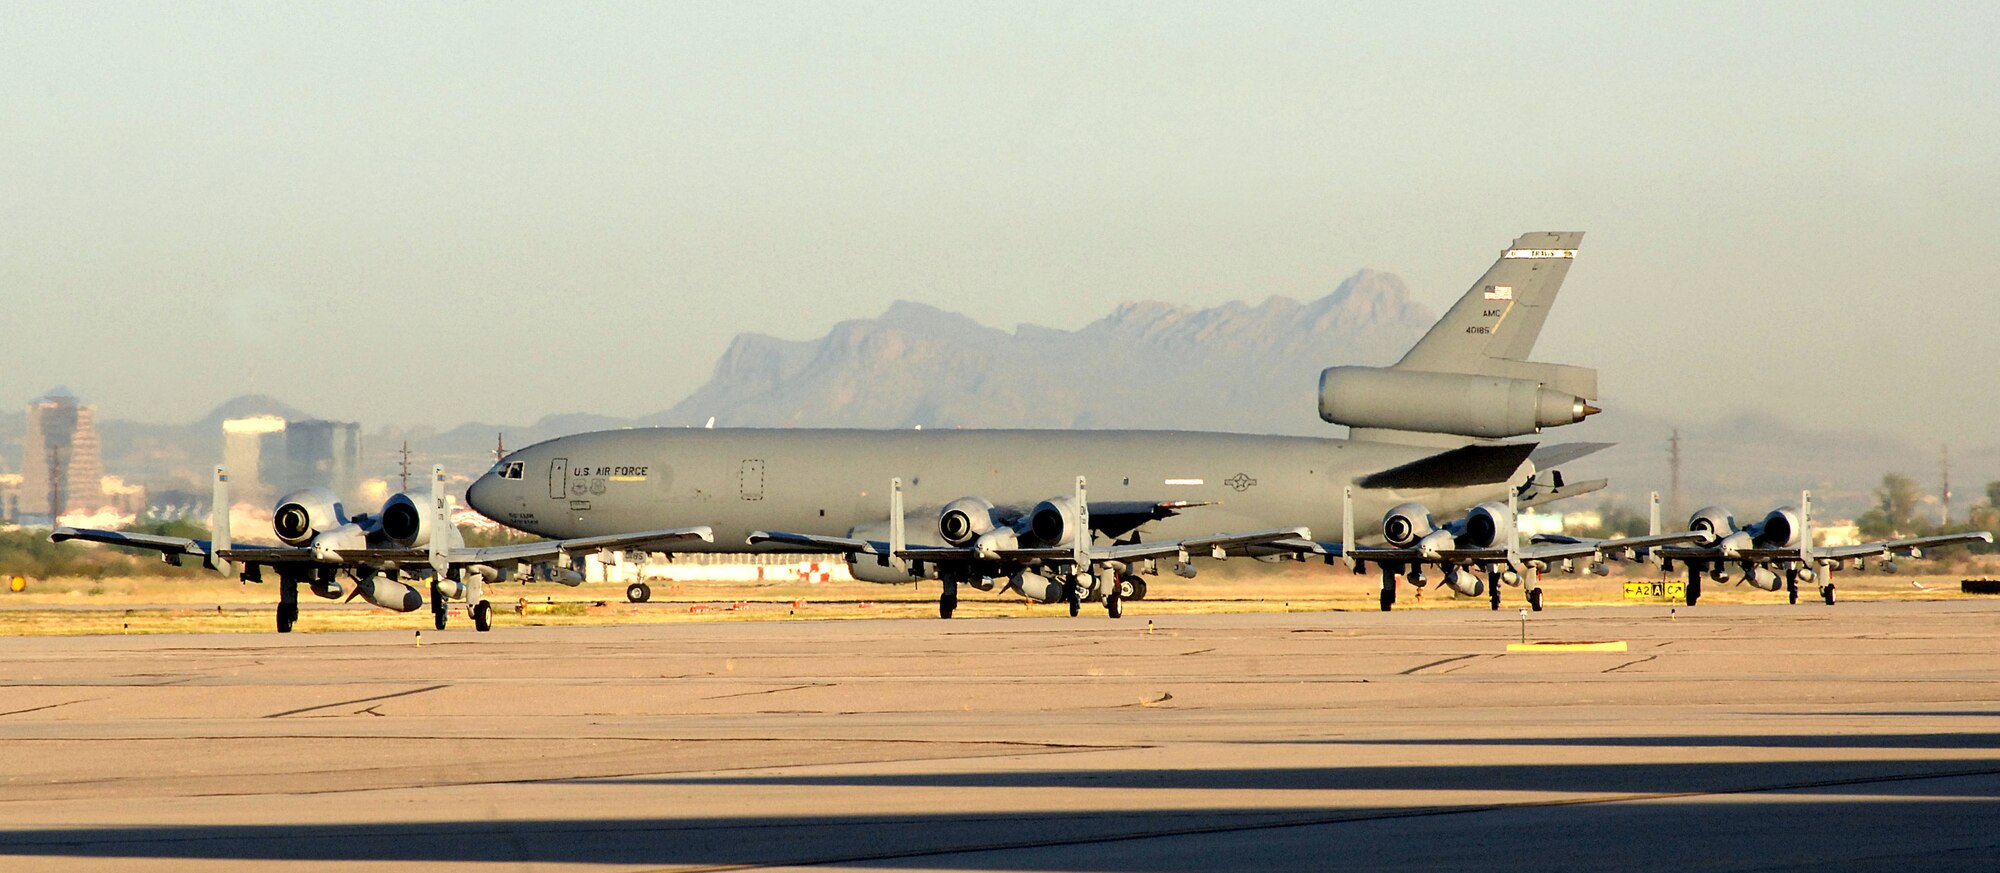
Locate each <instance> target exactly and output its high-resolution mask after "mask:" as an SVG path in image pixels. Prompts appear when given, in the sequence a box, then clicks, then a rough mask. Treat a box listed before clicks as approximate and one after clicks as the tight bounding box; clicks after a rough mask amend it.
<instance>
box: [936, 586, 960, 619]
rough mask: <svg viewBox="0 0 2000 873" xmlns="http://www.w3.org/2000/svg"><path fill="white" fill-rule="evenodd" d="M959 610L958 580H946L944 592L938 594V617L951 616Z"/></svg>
mask: <svg viewBox="0 0 2000 873" xmlns="http://www.w3.org/2000/svg"><path fill="white" fill-rule="evenodd" d="M957 610H958V580H957V579H946V580H944V593H942V594H940V595H938V618H950V617H951V614H952V613H953V612H955V611H957Z"/></svg>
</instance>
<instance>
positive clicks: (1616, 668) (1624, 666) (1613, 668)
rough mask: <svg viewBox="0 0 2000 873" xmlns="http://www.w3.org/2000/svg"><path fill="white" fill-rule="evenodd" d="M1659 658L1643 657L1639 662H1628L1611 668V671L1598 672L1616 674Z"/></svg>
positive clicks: (1653, 656)
mask: <svg viewBox="0 0 2000 873" xmlns="http://www.w3.org/2000/svg"><path fill="white" fill-rule="evenodd" d="M1658 657H1659V655H1647V656H1646V657H1643V658H1640V659H1639V660H1637V661H1626V662H1625V663H1623V664H1619V665H1618V666H1616V667H1612V668H1609V669H1606V670H1600V671H1598V672H1600V673H1616V672H1618V671H1620V670H1623V669H1625V668H1626V667H1631V666H1635V665H1638V664H1644V663H1646V662H1647V661H1651V660H1653V659H1654V658H1658Z"/></svg>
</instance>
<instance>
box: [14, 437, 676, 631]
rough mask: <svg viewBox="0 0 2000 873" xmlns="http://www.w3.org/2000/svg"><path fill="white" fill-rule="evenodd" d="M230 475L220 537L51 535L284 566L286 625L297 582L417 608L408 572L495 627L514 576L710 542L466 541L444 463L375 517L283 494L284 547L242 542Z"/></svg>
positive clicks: (294, 610) (305, 494) (618, 538)
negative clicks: (496, 611) (607, 554)
mask: <svg viewBox="0 0 2000 873" xmlns="http://www.w3.org/2000/svg"><path fill="white" fill-rule="evenodd" d="M229 506H230V502H229V475H228V474H227V473H225V472H224V471H223V469H222V468H221V467H217V468H215V498H214V509H213V510H212V514H211V516H210V520H209V525H210V530H211V532H212V536H213V539H207V540H197V539H189V538H187V537H168V536H155V535H151V534H134V533H126V532H124V531H116V530H95V529H90V528H74V527H58V528H56V529H55V530H54V531H52V532H50V534H49V539H50V540H51V541H53V542H58V543H60V542H64V541H68V540H78V541H83V542H94V543H104V544H107V545H113V546H123V547H126V548H135V549H149V550H152V551H156V552H159V553H160V554H161V558H162V559H163V560H165V561H166V562H167V563H169V564H173V565H175V566H180V565H181V563H182V562H183V561H185V560H189V559H193V560H198V561H200V562H201V564H202V566H203V567H207V568H209V569H212V570H215V571H217V572H219V573H223V574H228V573H231V572H238V573H240V574H241V576H242V578H243V579H244V580H245V581H249V582H262V581H264V576H263V569H264V568H265V567H270V568H272V569H274V570H276V571H277V573H278V583H279V587H278V632H279V633H290V632H291V630H292V625H293V624H294V623H296V622H297V621H298V618H299V586H300V585H305V586H306V587H307V588H308V589H309V590H311V591H312V593H314V594H316V595H319V596H320V597H324V598H326V599H328V600H339V599H340V598H341V596H342V595H343V594H346V595H347V599H348V600H353V599H354V598H355V597H360V598H362V599H363V600H366V601H368V602H369V603H372V604H374V605H376V606H379V607H382V608H383V609H391V610H395V611H397V612H414V611H416V610H417V609H419V608H421V607H422V606H423V605H424V597H423V595H422V594H420V593H418V591H417V589H416V588H415V587H413V586H411V585H410V584H408V583H406V582H404V581H402V580H403V578H404V577H405V576H408V577H409V578H412V579H417V580H420V581H421V580H428V582H429V583H430V595H431V596H430V603H431V612H432V619H433V622H434V623H435V625H436V627H437V628H438V629H439V630H443V629H444V627H445V616H446V613H447V611H448V604H447V602H448V601H450V600H463V601H464V602H465V603H466V605H467V612H468V613H469V614H470V615H471V616H472V623H473V627H475V628H477V629H479V630H481V631H485V630H490V629H492V627H493V617H492V615H493V611H492V605H491V603H490V602H488V601H487V599H486V594H485V585H486V583H488V582H497V581H500V580H503V579H507V578H510V577H511V576H513V575H514V574H515V573H517V572H519V570H520V568H522V567H524V566H525V567H528V568H530V571H531V572H533V573H534V574H535V576H536V578H541V579H546V580H549V581H555V582H560V583H563V584H566V585H572V586H573V585H576V584H579V583H581V582H582V581H583V576H582V574H580V573H578V572H577V571H576V570H575V569H573V568H572V567H570V566H569V564H570V563H571V562H572V561H573V560H574V559H576V558H578V557H579V556H582V555H585V554H589V553H592V552H602V551H614V550H638V551H656V552H664V551H676V550H678V549H679V548H680V547H681V546H682V545H683V544H688V543H695V542H701V543H712V542H714V538H715V534H714V532H713V531H711V530H710V529H709V528H707V527H685V528H675V529H672V530H648V531H641V532H638V533H618V534H611V535H605V536H593V537H582V538H572V539H565V540H548V541H542V542H533V543H514V544H510V545H504V546H490V547H485V548H466V546H465V540H464V538H463V537H461V536H460V535H459V532H458V528H457V527H455V526H454V525H452V523H451V515H450V504H449V503H448V502H447V501H446V499H445V494H444V468H443V467H433V468H431V490H430V493H429V494H428V495H420V494H418V493H417V492H414V491H409V492H404V493H402V494H397V495H394V496H392V497H390V498H389V499H388V501H387V502H385V503H383V504H382V509H381V511H379V512H377V513H375V514H374V515H366V514H363V515H357V516H354V517H352V518H350V517H348V515H347V513H346V511H345V509H344V508H343V507H342V506H341V503H340V500H339V499H338V498H337V497H335V496H334V494H333V492H331V491H328V490H326V489H324V488H310V489H306V490H304V491H298V492H295V493H292V494H288V495H286V496H284V497H282V498H279V500H278V505H277V509H276V510H275V511H274V512H273V514H272V517H271V527H272V533H273V534H274V535H276V537H277V538H278V540H279V541H280V542H282V543H284V545H282V546H263V545H237V544H235V543H234V542H232V540H231V534H230V530H229ZM343 573H344V574H346V575H347V576H348V577H349V578H350V579H351V580H352V581H353V583H354V591H353V593H352V594H348V593H347V591H346V589H345V588H344V586H342V585H341V583H340V578H339V577H340V576H341V575H342V574H343Z"/></svg>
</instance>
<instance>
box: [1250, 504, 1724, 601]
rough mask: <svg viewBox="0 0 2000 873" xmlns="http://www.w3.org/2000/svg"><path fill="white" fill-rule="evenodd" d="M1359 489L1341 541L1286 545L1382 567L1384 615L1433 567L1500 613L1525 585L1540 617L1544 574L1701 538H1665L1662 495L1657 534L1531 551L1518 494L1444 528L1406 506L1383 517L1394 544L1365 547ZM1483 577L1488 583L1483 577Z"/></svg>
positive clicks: (1536, 545)
mask: <svg viewBox="0 0 2000 873" xmlns="http://www.w3.org/2000/svg"><path fill="white" fill-rule="evenodd" d="M1353 500H1354V490H1353V489H1352V488H1349V489H1347V491H1346V493H1345V494H1343V496H1342V502H1343V504H1344V505H1346V506H1347V507H1349V508H1348V511H1347V512H1345V513H1343V515H1344V518H1343V520H1342V522H1341V531H1340V542H1338V543H1323V542H1311V541H1309V540H1305V541H1298V540H1295V541H1280V542H1278V543H1276V545H1277V546H1278V547H1281V548H1290V549H1293V550H1295V551H1297V552H1298V553H1300V554H1302V555H1305V554H1316V555H1320V556H1322V557H1324V558H1325V559H1326V561H1327V562H1328V563H1333V562H1334V561H1335V560H1340V561H1343V562H1345V563H1346V564H1347V566H1348V567H1350V568H1352V569H1353V570H1354V571H1355V572H1357V573H1360V572H1366V571H1367V569H1368V565H1369V564H1374V565H1375V566H1376V568H1377V569H1379V570H1381V572H1382V594H1381V602H1382V611H1383V612H1388V611H1389V610H1390V609H1392V608H1393V607H1394V606H1395V603H1396V578H1397V577H1398V576H1402V577H1403V578H1405V579H1407V580H1408V581H1409V583H1410V584H1411V585H1412V586H1414V587H1416V588H1423V587H1424V586H1425V585H1427V584H1429V581H1430V577H1429V575H1428V574H1427V573H1425V572H1424V568H1425V567H1426V566H1429V567H1434V568H1436V569H1437V570H1438V575H1439V577H1440V578H1439V580H1438V582H1439V584H1440V585H1441V586H1443V587H1446V588H1450V589H1451V590H1452V591H1454V592H1456V593H1458V594H1459V595H1460V596H1463V597H1478V596H1479V595H1480V594H1482V593H1484V594H1485V595H1486V596H1487V597H1488V598H1489V602H1490V603H1491V604H1492V608H1494V609H1499V608H1500V587H1501V586H1502V585H1518V586H1522V587H1524V588H1525V589H1526V590H1525V592H1524V594H1525V596H1526V599H1527V601H1528V607H1529V608H1530V609H1532V610H1534V611H1536V612H1540V611H1541V610H1542V588H1541V585H1540V584H1539V583H1540V582H1541V578H1542V575H1543V574H1545V573H1547V572H1549V571H1550V570H1551V569H1554V568H1556V567H1563V568H1570V569H1573V568H1574V567H1575V564H1576V562H1577V561H1580V560H1585V559H1587V560H1588V561H1589V562H1590V565H1591V568H1592V570H1593V571H1594V572H1597V573H1598V574H1599V575H1602V574H1603V573H1605V572H1607V570H1606V565H1605V563H1604V561H1605V559H1607V558H1609V557H1614V556H1615V557H1621V558H1631V557H1633V556H1634V555H1635V553H1637V554H1643V553H1644V552H1645V551H1646V550H1648V549H1650V548H1653V547H1656V546H1662V545H1668V544H1673V543H1684V542H1689V541H1692V540H1694V539H1696V538H1697V534H1695V533H1692V532H1679V533H1666V534H1663V533H1660V531H1659V502H1660V496H1659V495H1658V494H1654V495H1653V506H1654V511H1653V519H1654V523H1653V532H1652V534H1650V535H1648V536H1643V537H1627V538H1622V539H1615V540H1611V539H1607V540H1585V539H1576V538H1568V537H1554V538H1538V539H1537V540H1536V541H1535V542H1532V543H1529V544H1526V545H1523V544H1522V542H1521V527H1520V523H1519V521H1518V520H1517V518H1516V514H1515V513H1516V508H1517V503H1516V501H1515V498H1514V496H1513V495H1511V494H1510V495H1508V498H1507V501H1506V502H1505V503H1501V502H1499V501H1489V502H1486V503H1481V504H1479V505H1478V506H1474V507H1473V508H1472V509H1471V510H1469V511H1467V512H1466V513H1465V515H1463V516H1462V517H1460V518H1458V519H1455V520H1452V521H1448V522H1445V523H1442V524H1440V523H1438V522H1437V521H1436V519H1435V518H1433V517H1432V515H1431V512H1430V510H1429V509H1426V508H1425V507H1424V506H1423V504H1420V503H1404V504H1401V505H1398V506H1395V507H1392V508H1391V509H1390V510H1389V511H1388V512H1387V513H1385V514H1384V515H1383V516H1382V534H1381V536H1382V539H1383V540H1384V541H1385V542H1386V545H1381V546H1363V545H1358V544H1356V542H1355V539H1354V521H1353V519H1354V513H1353V510H1352V505H1353ZM1481 574H1484V576H1485V578H1484V579H1482V578H1480V577H1481Z"/></svg>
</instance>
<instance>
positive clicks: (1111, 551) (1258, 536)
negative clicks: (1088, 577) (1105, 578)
mask: <svg viewBox="0 0 2000 873" xmlns="http://www.w3.org/2000/svg"><path fill="white" fill-rule="evenodd" d="M1094 511H1095V510H1093V512H1094ZM1311 538H1312V531H1309V530H1307V529H1305V528H1302V527H1288V528H1283V529H1279V530H1263V531H1256V532H1254V533H1237V534H1210V535H1208V536H1200V537H1188V538H1186V539H1179V540H1163V541H1161V542H1157V543H1127V544H1125V545H1113V546H1105V547H1103V548H1093V549H1091V550H1090V555H1091V557H1093V558H1096V559H1099V560H1107V561H1137V560H1142V559H1145V558H1160V557H1165V556H1167V555H1178V554H1180V553H1181V552H1182V551H1188V552H1195V551H1204V550H1210V549H1216V548H1223V549H1227V548H1232V547H1240V546H1258V545H1272V544H1277V543H1283V542H1292V541H1310V540H1311Z"/></svg>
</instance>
